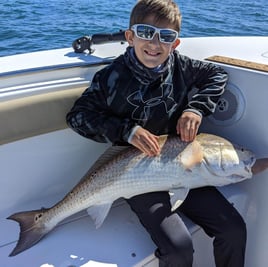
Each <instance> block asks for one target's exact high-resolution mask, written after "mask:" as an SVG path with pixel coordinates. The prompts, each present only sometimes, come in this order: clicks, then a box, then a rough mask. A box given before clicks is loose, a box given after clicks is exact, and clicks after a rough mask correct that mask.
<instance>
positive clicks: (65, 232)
mask: <svg viewBox="0 0 268 267" xmlns="http://www.w3.org/2000/svg"><path fill="white" fill-rule="evenodd" d="M93 48H94V53H93V54H91V55H90V54H86V53H75V52H74V51H73V49H72V48H66V49H56V50H49V51H40V52H34V53H27V54H20V55H13V56H7V57H1V58H0V66H1V71H0V124H1V130H0V173H1V178H0V183H1V187H0V203H1V206H0V233H1V238H0V266H3V267H71V266H72V267H74V266H75V267H78V266H79V267H82V266H83V267H91V266H94V267H98V266H111V267H132V266H133V267H134V266H135V267H142V266H144V267H156V266H158V265H157V259H156V258H155V257H154V250H155V245H154V244H153V242H152V241H151V239H150V237H149V235H148V234H147V232H146V231H145V230H144V229H143V227H142V226H141V225H140V223H139V221H138V219H137V217H136V215H135V214H134V213H133V212H132V211H131V210H130V208H129V206H128V205H127V204H126V202H125V201H124V200H123V199H119V200H118V201H116V202H115V203H114V205H113V207H112V209H111V211H110V213H109V215H108V217H107V219H106V220H105V222H104V224H103V225H102V226H101V227H100V228H99V229H97V230H96V229H95V226H94V224H93V221H92V220H91V218H90V217H89V216H88V215H87V213H86V212H85V211H84V212H80V213H79V214H76V215H74V216H72V217H71V218H68V219H67V220H65V221H64V222H62V223H61V224H60V225H59V226H57V227H56V228H55V229H54V230H53V231H52V232H51V233H50V234H49V235H47V236H46V237H45V238H44V239H42V240H41V241H40V242H39V243H38V244H36V245H35V246H33V247H32V248H30V249H28V250H26V251H24V252H23V253H21V254H19V255H17V256H15V257H9V256H8V255H9V254H10V252H11V251H12V249H13V248H14V246H15V244H16V242H17V240H18V237H19V225H18V224H17V223H16V222H14V221H10V220H7V219H6V218H7V217H8V216H10V215H11V214H13V213H15V212H18V211H24V210H31V209H39V208H40V207H50V206H52V205H53V204H55V203H56V202H57V201H59V200H60V199H62V197H63V196H64V195H65V194H66V193H67V192H68V191H69V190H70V189H71V188H72V187H73V186H74V185H75V184H76V183H77V182H78V181H79V180H80V179H81V177H82V176H83V175H84V173H85V172H86V171H87V170H88V168H89V167H90V166H91V165H92V164H93V163H94V161H95V160H96V159H97V158H98V156H99V155H100V154H101V153H102V152H103V151H104V150H105V149H106V148H107V146H109V144H100V143H96V142H93V141H90V140H87V139H85V138H83V137H81V136H79V135H78V134H76V133H74V132H73V131H72V130H71V129H69V128H68V127H67V125H66V122H65V115H66V113H67V112H68V111H69V109H70V108H71V106H72V104H73V102H74V101H75V99H76V98H77V97H78V96H79V95H80V94H81V93H82V92H83V91H84V90H85V89H86V88H87V87H88V85H89V84H90V81H91V80H92V77H93V75H94V73H95V72H96V71H97V70H99V69H101V68H103V67H104V66H106V65H107V64H109V62H111V61H112V60H113V59H114V58H115V57H117V56H118V55H120V54H122V53H123V52H124V51H125V49H126V44H121V43H109V44H100V45H95V46H94V47H93ZM178 50H179V51H180V53H181V54H184V55H187V56H190V57H193V58H196V59H200V60H212V61H214V62H215V64H219V65H221V66H222V67H223V68H224V69H225V70H226V71H227V72H228V73H229V82H228V85H227V88H226V92H225V94H224V95H223V96H222V98H221V100H220V101H219V103H218V107H217V111H216V113H215V114H214V115H213V116H210V117H208V118H205V119H204V122H203V125H202V127H201V131H203V132H209V133H214V134H218V135H220V136H223V137H225V138H228V139H229V140H231V141H232V142H234V143H238V144H240V145H244V146H245V147H247V148H249V149H251V150H252V151H254V152H255V154H256V155H257V157H267V156H268V125H267V114H268V105H267V101H268V37H257V36H256V37H199V38H182V39H181V44H180V46H179V47H178ZM215 56H216V57H215ZM220 190H221V191H222V192H223V194H224V195H225V196H226V197H227V198H228V200H229V201H230V202H231V203H233V204H234V206H235V207H236V208H237V209H238V210H239V212H240V213H241V214H242V216H243V218H244V219H245V221H246V224H247V229H248V241H247V251H246V264H245V267H252V266H254V267H267V266H268V254H267V244H268V235H267V233H266V230H267V225H268V209H267V202H268V171H264V172H263V173H260V174H258V175H256V176H255V177H253V178H252V179H251V180H249V181H244V182H241V183H239V184H235V185H230V186H226V187H222V188H220ZM186 223H187V226H188V227H189V229H190V231H191V233H192V237H193V242H194V249H195V253H194V267H213V266H215V264H214V259H213V255H212V241H213V240H212V239H210V238H208V237H207V236H206V235H205V234H204V232H203V230H202V229H201V228H200V227H198V226H196V225H194V224H193V223H191V222H190V221H188V220H187V219H186ZM174 231H175V229H174Z"/></svg>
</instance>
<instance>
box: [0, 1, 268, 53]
mask: <svg viewBox="0 0 268 267" xmlns="http://www.w3.org/2000/svg"><path fill="white" fill-rule="evenodd" d="M135 2H136V1H134V0H95V1H92V0H75V1H74V0H45V1H43V0H4V1H1V3H0V11H1V14H0V56H5V55H12V54H19V53H25V52H32V51H40V50H46V49H54V48H63V47H70V46H71V44H72V42H73V40H75V39H77V38H78V37H81V36H83V35H92V34H94V33H104V32H108V33H112V32H116V31H118V30H120V29H126V28H127V27H128V22H129V16H130V12H131V9H132V7H133V5H134V4H135ZM176 2H177V3H178V4H179V6H180V9H181V13H182V17H183V20H182V31H181V36H182V37H193V36H234V35H235V36H254V35H258V36H267V35H268V1H267V0H257V1H253V0H235V1H233V0H224V1H222V0H176Z"/></svg>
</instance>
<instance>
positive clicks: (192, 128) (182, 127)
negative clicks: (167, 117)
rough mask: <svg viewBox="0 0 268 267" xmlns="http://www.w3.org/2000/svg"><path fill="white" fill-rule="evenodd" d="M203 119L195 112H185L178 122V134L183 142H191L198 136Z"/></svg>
mask: <svg viewBox="0 0 268 267" xmlns="http://www.w3.org/2000/svg"><path fill="white" fill-rule="evenodd" d="M201 121H202V117H200V116H199V115H197V114H196V113H194V112H190V111H185V112H184V113H183V114H182V115H181V117H180V118H179V119H178V122H177V127H176V130H177V134H178V135H180V138H181V140H182V141H185V142H191V141H193V140H194V138H195V137H196V135H197V132H198V129H199V126H200V124H201Z"/></svg>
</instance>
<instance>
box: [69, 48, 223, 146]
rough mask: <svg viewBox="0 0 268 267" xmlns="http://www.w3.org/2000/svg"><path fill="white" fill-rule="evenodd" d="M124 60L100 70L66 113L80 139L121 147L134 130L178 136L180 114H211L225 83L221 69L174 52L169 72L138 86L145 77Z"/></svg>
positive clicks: (119, 59)
mask: <svg viewBox="0 0 268 267" xmlns="http://www.w3.org/2000/svg"><path fill="white" fill-rule="evenodd" d="M126 57H127V56H126V54H125V55H121V56H119V57H118V58H117V59H115V60H114V61H113V63H111V64H110V65H109V66H107V67H105V68H103V69H102V70H100V71H98V72H97V73H96V74H95V76H94V78H93V80H92V83H91V85H90V87H89V88H87V89H86V90H85V92H84V93H83V94H82V96H81V97H80V98H79V99H78V100H77V101H76V102H75V104H74V106H73V107H72V109H71V110H70V112H69V113H68V114H67V117H66V119H67V124H68V125H69V126H70V127H71V128H72V129H73V130H74V131H76V132H77V133H79V134H80V135H82V136H84V137H86V138H90V139H93V140H95V141H97V142H107V141H110V142H112V143H114V144H121V143H125V142H127V140H128V137H129V135H130V133H131V130H132V129H133V127H134V126H137V125H140V126H142V127H143V128H145V129H147V130H149V131H150V132H151V133H153V134H156V135H161V134H176V124H177V120H178V118H179V117H180V116H181V114H182V113H183V112H184V111H186V110H190V111H193V112H195V113H197V114H199V115H200V116H206V115H209V114H211V113H213V112H214V111H215V108H216V104H217V101H218V99H219V97H220V96H221V95H222V93H223V92H224V87H225V85H226V82H227V74H226V72H225V71H224V70H223V69H222V68H220V67H218V66H216V65H214V64H212V63H208V62H203V61H199V60H194V59H190V58H189V57H186V56H183V55H180V54H179V53H178V52H177V51H175V52H173V55H172V64H171V66H170V68H169V69H168V71H167V72H165V73H163V74H162V75H159V76H157V77H156V78H155V79H153V80H150V81H149V82H148V81H146V80H145V82H142V81H143V80H142V79H143V76H144V73H140V75H139V73H136V72H135V71H133V67H130V63H129V61H128V60H126Z"/></svg>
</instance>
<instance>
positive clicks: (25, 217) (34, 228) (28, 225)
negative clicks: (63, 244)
mask: <svg viewBox="0 0 268 267" xmlns="http://www.w3.org/2000/svg"><path fill="white" fill-rule="evenodd" d="M46 210H47V209H44V208H43V209H40V210H35V211H26V212H19V213H15V214H13V215H11V216H9V217H8V218H7V219H8V220H14V221H16V222H18V223H19V225H20V236H19V240H18V242H17V245H16V247H15V248H14V249H13V251H12V252H11V253H10V255H9V257H12V256H16V255H17V254H19V253H21V252H23V251H24V250H26V249H28V248H30V247H32V246H33V245H34V244H36V243H37V242H38V241H39V240H40V239H41V238H42V237H44V236H45V235H46V234H47V233H48V232H49V231H50V230H51V229H47V227H46V226H45V223H44V219H43V217H44V213H45V212H46Z"/></svg>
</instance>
